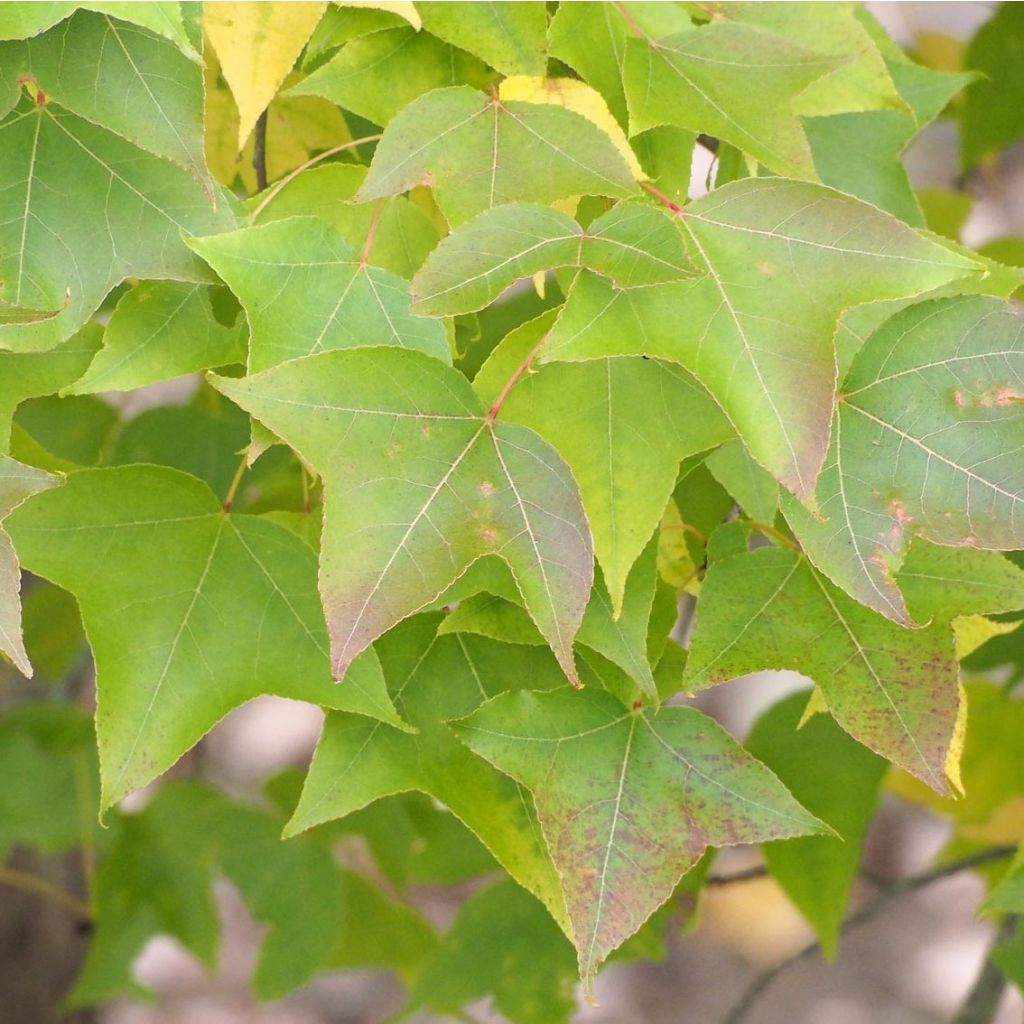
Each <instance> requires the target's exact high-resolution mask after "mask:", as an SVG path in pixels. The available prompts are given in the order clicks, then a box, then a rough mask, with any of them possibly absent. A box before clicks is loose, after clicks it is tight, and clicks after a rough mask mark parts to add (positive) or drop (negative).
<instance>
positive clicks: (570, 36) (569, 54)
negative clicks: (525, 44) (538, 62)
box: [548, 3, 691, 163]
mask: <svg viewBox="0 0 1024 1024" xmlns="http://www.w3.org/2000/svg"><path fill="white" fill-rule="evenodd" d="M622 9H624V10H625V11H626V13H627V14H628V15H629V17H630V18H631V19H632V20H633V22H634V23H635V24H636V25H637V26H638V27H639V28H640V29H642V30H643V31H644V32H645V33H646V34H647V35H648V36H650V37H652V38H654V39H659V38H661V37H663V36H667V35H671V34H672V33H673V32H680V31H683V30H685V29H689V28H690V27H691V22H690V19H689V18H688V17H687V15H686V13H685V12H684V11H682V10H680V9H679V8H678V7H677V6H676V5H675V4H652V3H625V4H623V5H622ZM622 9H618V10H617V9H616V5H614V4H608V3H569V4H559V5H558V10H556V11H555V16H554V17H553V18H552V19H551V27H550V29H549V33H548V34H549V38H550V41H551V55H552V56H553V57H557V58H558V59H559V60H561V61H564V62H565V63H566V64H568V65H569V66H570V67H571V68H573V69H575V70H576V71H578V72H579V74H580V76H581V77H582V78H583V80H584V81H585V82H587V83H589V84H590V85H591V86H593V87H594V88H595V89H596V90H597V91H598V92H599V93H601V95H602V96H604V98H605V100H606V101H607V103H608V107H609V108H610V110H611V112H612V113H613V114H614V115H615V117H616V119H617V120H618V122H619V124H621V125H622V126H623V127H624V128H625V127H626V125H627V122H628V113H627V109H626V93H625V91H624V88H623V84H622V79H623V64H624V61H625V56H626V40H627V39H628V38H629V36H630V34H631V33H630V29H629V25H628V23H627V22H626V19H625V17H624V16H623V14H622V13H621V10H622ZM687 163H689V161H687Z"/></svg>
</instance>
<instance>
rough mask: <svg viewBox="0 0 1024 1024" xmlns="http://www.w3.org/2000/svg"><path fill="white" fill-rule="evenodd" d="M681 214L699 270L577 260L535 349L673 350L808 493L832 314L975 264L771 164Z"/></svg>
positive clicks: (821, 441)
mask: <svg viewBox="0 0 1024 1024" xmlns="http://www.w3.org/2000/svg"><path fill="white" fill-rule="evenodd" d="M680 224H681V227H682V228H683V230H684V233H685V234H686V235H687V236H688V239H689V241H690V242H691V243H692V248H693V251H694V253H695V260H696V262H697V264H698V266H699V267H700V268H701V270H702V271H703V273H704V274H705V275H706V276H702V277H700V278H698V279H696V280H695V281H692V282H685V283H682V284H674V285H661V286H657V287H652V288H630V289H621V290H615V289H613V288H612V287H611V285H609V284H608V283H607V282H605V281H602V280H601V279H600V278H597V277H595V276H594V275H592V274H587V273H583V274H580V275H579V277H578V278H577V280H576V283H575V285H574V287H573V289H572V291H571V292H570V294H569V297H568V301H567V303H566V306H565V309H564V311H563V313H562V315H561V317H560V318H559V320H558V323H557V324H556V326H555V328H554V329H553V330H552V332H551V335H550V337H549V339H548V342H547V345H546V347H545V349H544V350H543V351H542V352H541V354H540V358H541V359H542V360H566V359H572V360H578V359H592V358H594V357H597V356H608V355H627V354H644V355H648V356H656V357H660V358H665V359H673V360H675V361H677V362H680V363H682V364H683V365H684V366H686V367H687V369H689V370H690V371H691V372H693V373H694V374H695V376H696V377H697V378H698V379H699V380H700V381H701V382H702V383H703V384H704V385H705V386H706V387H707V388H708V390H709V391H710V392H711V393H712V394H713V395H714V396H715V398H716V399H717V400H718V402H719V404H720V405H721V406H722V408H723V409H724V410H725V411H726V414H727V415H728V416H729V417H730V419H731V420H732V422H733V424H734V425H735V426H736V429H737V430H738V432H739V433H740V435H741V436H742V438H743V440H744V441H745V443H746V445H747V448H748V449H749V451H750V452H751V454H752V455H753V456H754V458H755V459H756V460H757V461H758V462H759V463H760V464H761V465H762V466H764V467H765V468H766V469H768V470H769V471H770V472H771V473H772V474H773V475H774V476H775V477H776V478H777V479H778V480H780V481H781V482H782V483H783V484H784V485H785V486H786V487H788V488H790V489H791V490H792V491H793V492H794V493H795V494H796V495H797V496H798V497H801V498H803V499H805V500H810V499H811V497H812V495H813V488H814V480H815V478H816V477H817V474H818V470H819V468H820V467H821V464H822V461H823V460H824V457H825V453H826V450H827V445H828V433H829V423H830V420H831V416H832V408H833V404H834V401H835V384H836V376H835V352H834V345H833V336H834V334H835V331H836V324H837V321H838V320H839V317H840V314H841V313H842V312H843V310H844V309H847V308H848V307H850V306H853V305H857V304H858V303H861V302H871V301H876V300H878V299H880V298H883V297H892V298H895V297H897V296H900V295H904V296H908V297H910V296H913V295H917V294H919V293H920V292H922V291H926V290H928V289H930V288H934V287H936V286H938V285H940V284H943V283H945V282H947V281H951V280H955V279H957V278H960V277H963V276H965V275H967V274H969V273H971V272H972V271H974V270H975V269H976V264H975V263H973V262H972V261H971V260H969V259H966V258H964V257H962V256H959V255H957V254H954V253H952V252H950V251H949V250H947V249H945V248H942V247H940V246H938V245H936V244H934V243H933V242H931V241H928V240H926V239H925V238H923V237H921V235H919V234H917V233H916V232H914V231H913V230H911V229H910V228H908V227H907V226H906V225H904V224H901V223H900V222H899V221H897V220H896V219H895V218H893V217H891V216H890V215H888V214H885V213H882V212H881V211H880V210H877V209H875V208H874V207H871V206H868V205H867V204H865V203H861V202H859V201H857V200H855V199H852V198H850V197H849V196H844V195H842V194H841V193H839V192H835V191H833V190H831V189H828V188H823V187H822V186H820V185H812V184H809V183H806V182H797V181H786V180H782V179H778V178H772V179H756V178H750V179H745V180H742V181H737V182H734V183H732V184H730V185H726V186H725V187H723V188H720V189H716V190H715V191H714V192H713V193H712V194H711V195H709V196H707V197H705V198H703V199H700V200H698V201H697V202H695V203H692V204H691V205H690V206H688V207H686V209H685V212H684V214H683V216H682V217H681V220H680ZM681 309H684V310H686V315H685V316H681V315H680V310H681Z"/></svg>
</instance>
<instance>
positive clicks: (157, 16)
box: [0, 0, 202, 63]
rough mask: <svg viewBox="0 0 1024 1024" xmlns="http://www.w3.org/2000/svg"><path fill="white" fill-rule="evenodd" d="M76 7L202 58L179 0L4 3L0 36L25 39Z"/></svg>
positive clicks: (44, 28)
mask: <svg viewBox="0 0 1024 1024" xmlns="http://www.w3.org/2000/svg"><path fill="white" fill-rule="evenodd" d="M79 8H84V9H85V10H89V11H97V12H99V13H100V14H112V15H113V16H114V17H116V18H118V19H120V20H121V21H126V22H130V23H132V24H133V25H138V26H140V27H141V28H146V29H149V31H150V32H155V33H156V34H157V35H159V36H163V37H164V38H165V39H169V40H170V41H171V42H172V43H174V44H175V45H176V46H177V47H178V49H180V50H181V52H182V53H184V54H185V55H186V56H187V57H189V58H190V59H192V60H194V61H196V62H197V63H198V62H199V61H201V59H202V58H201V57H200V56H199V54H198V53H197V52H196V50H195V48H194V47H193V45H192V41H191V40H190V39H189V37H188V33H187V32H186V30H185V24H184V21H183V20H182V13H181V4H180V3H178V0H160V2H159V3H147V2H145V0H142V2H133V0H129V2H125V0H113V2H110V3H103V2H97V0H93V2H92V3H85V4H76V3H63V2H60V0H48V2H45V3H5V4H3V6H2V7H0V39H26V38H28V37H30V36H37V35H39V33H40V32H45V31H46V30H47V29H48V28H50V27H52V26H53V25H56V24H57V23H58V22H60V21H63V20H64V19H65V18H67V17H68V16H69V15H71V14H73V13H74V12H75V11H76V10H78V9H79Z"/></svg>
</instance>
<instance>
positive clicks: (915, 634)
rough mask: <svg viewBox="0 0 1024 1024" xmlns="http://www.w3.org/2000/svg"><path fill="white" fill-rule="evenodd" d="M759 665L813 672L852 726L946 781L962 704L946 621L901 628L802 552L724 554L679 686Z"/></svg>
mask: <svg viewBox="0 0 1024 1024" xmlns="http://www.w3.org/2000/svg"><path fill="white" fill-rule="evenodd" d="M762 669H790V670H792V671H794V672H799V673H801V674H802V675H804V676H806V677H807V678H808V679H811V680H812V681H813V682H815V683H817V685H818V686H819V687H820V688H821V691H822V694H823V695H824V697H825V701H826V703H827V704H828V708H829V710H830V711H831V712H832V715H833V717H834V718H835V719H836V721H837V722H838V723H839V724H840V725H841V726H842V727H843V728H844V729H845V730H846V731H847V732H848V733H850V735H851V736H853V737H854V738H855V739H857V740H859V741H860V742H861V743H863V744H864V745H865V746H866V747H870V748H871V749H872V750H874V751H875V752H876V753H878V754H881V755H882V756H883V757H885V758H887V759H888V760H890V761H892V762H894V763H895V764H898V765H900V766H901V767H903V768H906V769H907V771H909V772H911V773H912V774H913V775H916V776H917V777H918V778H919V779H921V780H922V781H924V782H926V783H927V784H928V785H929V786H931V787H932V788H933V789H935V790H936V791H937V792H940V793H945V792H947V791H948V788H949V787H948V784H947V772H946V759H947V754H948V751H949V749H950V744H951V743H952V740H953V735H954V731H955V727H956V721H957V711H958V708H959V706H960V695H959V686H958V678H959V677H958V671H957V664H956V659H955V658H954V655H953V638H952V633H951V630H950V628H949V625H948V623H946V622H940V623H937V624H935V625H932V626H930V627H928V628H927V629H916V630H907V629H904V628H902V627H901V626H897V625H895V624H894V623H892V622H890V621H888V620H887V619H885V618H883V617H881V616H880V615H878V614H877V613H875V612H873V611H871V610H870V609H868V608H865V607H863V605H860V604H857V603H856V602H855V601H851V600H850V598H848V597H847V596H846V595H845V594H844V593H843V592H842V591H840V590H839V589H838V588H836V587H834V586H833V585H832V584H831V583H829V581H828V580H827V579H825V578H824V577H822V576H821V575H820V574H819V573H818V572H817V571H816V570H815V569H814V568H813V566H811V565H810V563H809V562H808V561H807V559H806V558H805V557H803V556H802V555H801V554H799V553H797V552H795V551H787V550H783V549H781V548H760V549H757V550H755V551H747V552H743V553H741V554H736V555H732V556H729V557H725V558H721V559H718V560H716V561H715V562H713V563H712V564H711V566H710V568H709V570H708V573H707V576H706V577H705V579H704V582H703V584H702V586H701V592H700V599H699V601H698V604H697V617H696V622H695V624H694V629H693V638H692V641H691V643H690V653H689V657H688V658H687V662H686V674H685V677H684V685H685V686H686V688H687V689H689V690H691V691H692V690H701V689H705V688H707V687H709V686H712V685H714V684H715V683H720V682H724V681H725V680H728V679H733V678H735V677H736V676H741V675H745V674H747V673H748V672H757V671H760V670H762Z"/></svg>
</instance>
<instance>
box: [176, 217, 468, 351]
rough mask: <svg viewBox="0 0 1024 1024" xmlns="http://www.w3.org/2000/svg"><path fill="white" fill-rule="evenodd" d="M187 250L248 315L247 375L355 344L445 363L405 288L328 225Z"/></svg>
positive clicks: (283, 223) (441, 341) (281, 228)
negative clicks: (406, 351) (413, 352)
mask: <svg viewBox="0 0 1024 1024" xmlns="http://www.w3.org/2000/svg"><path fill="white" fill-rule="evenodd" d="M188 244H189V245H190V246H191V247H192V248H193V249H194V250H195V251H196V252H197V253H199V255H200V256H202V257H203V259H204V260H206V261H207V263H209V264H210V266H211V267H213V269H214V270H216V271H217V273H218V274H219V275H220V276H221V277H222V278H223V279H224V281H225V282H226V283H227V285H228V287H229V288H230V289H231V290H232V291H233V292H234V293H235V295H236V296H237V297H238V301H239V302H241V304H242V306H243V307H244V309H245V311H246V315H247V316H248V319H249V326H250V329H251V331H252V338H251V340H250V343H249V368H250V369H251V370H263V369H266V368H267V367H268V366H274V365H276V364H277V363H281V362H284V361H285V360H286V359H294V358H296V357H298V356H306V355H311V354H313V353H316V352H326V351H330V350H332V349H340V348H349V347H352V346H356V345H398V346H401V347H403V348H409V349H417V350H419V351H421V352H426V353H427V354H428V355H431V356H434V357H435V358H437V359H440V360H443V361H445V362H451V355H450V350H449V345H448V337H447V335H446V334H445V330H444V326H443V325H442V324H441V323H440V322H439V321H437V320H431V319H428V318H426V317H418V316H413V315H412V314H411V313H410V312H409V304H410V301H411V300H410V297H409V284H408V282H407V281H404V280H403V279H402V278H400V277H398V276H396V275H395V274H392V273H389V272H388V271H386V270H381V269H380V268H379V267H374V266H371V265H370V264H369V263H367V262H366V261H365V260H363V259H361V258H360V257H359V256H358V255H357V254H356V252H355V251H354V250H353V249H352V247H351V246H350V245H349V243H348V242H347V241H346V240H345V239H344V238H343V237H342V236H341V234H339V232H338V231H336V230H335V229H334V228H332V227H331V226H330V225H328V224H326V223H324V222H323V221H321V220H320V219H319V218H316V217H288V218H285V219H283V220H276V221H271V222H270V223H269V224H262V225H257V226H256V227H250V228H242V229H240V230H238V231H231V232H227V233H225V234H220V235H211V236H209V237H207V238H190V239H188Z"/></svg>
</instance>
